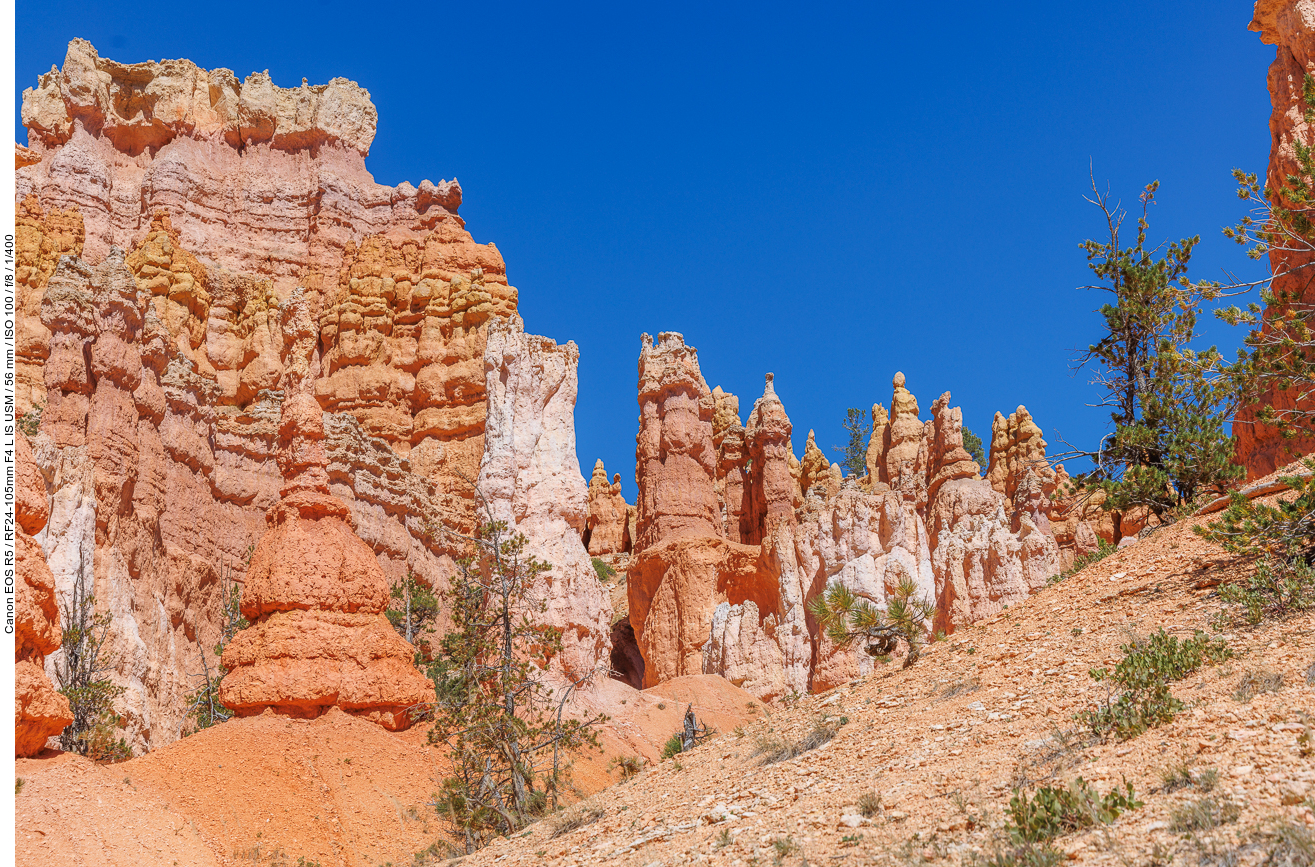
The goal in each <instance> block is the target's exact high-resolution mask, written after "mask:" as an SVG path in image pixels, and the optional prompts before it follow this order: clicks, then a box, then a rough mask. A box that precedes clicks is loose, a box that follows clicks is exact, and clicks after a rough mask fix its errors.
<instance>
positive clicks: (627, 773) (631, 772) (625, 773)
mask: <svg viewBox="0 0 1315 867" xmlns="http://www.w3.org/2000/svg"><path fill="white" fill-rule="evenodd" d="M664 758H665V756H664ZM607 769H608V770H609V771H617V772H619V773H620V774H621V782H623V783H624V782H625V781H626V780H630V779H633V778H635V777H637V776H639V772H640V771H642V770H644V760H643V759H641V758H640V757H639V756H615V757H613V759H612V760H611V761H610V762H608V763H607Z"/></svg>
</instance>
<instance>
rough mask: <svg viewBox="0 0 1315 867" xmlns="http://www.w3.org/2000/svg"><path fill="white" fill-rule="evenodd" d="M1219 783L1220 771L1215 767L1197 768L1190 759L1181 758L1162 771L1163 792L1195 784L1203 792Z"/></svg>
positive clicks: (1161, 789) (1161, 785)
mask: <svg viewBox="0 0 1315 867" xmlns="http://www.w3.org/2000/svg"><path fill="white" fill-rule="evenodd" d="M1218 783H1219V771H1217V770H1215V769H1214V768H1202V769H1200V770H1197V769H1196V768H1194V767H1192V762H1191V760H1190V759H1180V760H1179V761H1177V762H1175V763H1174V764H1172V765H1169V766H1168V767H1167V768H1165V769H1164V770H1162V771H1161V772H1160V791H1161V792H1176V791H1178V790H1179V789H1186V788H1189V787H1193V786H1194V787H1196V788H1197V789H1199V790H1201V791H1202V792H1209V791H1211V790H1213V789H1214V787H1215V786H1216V785H1217V784H1218Z"/></svg>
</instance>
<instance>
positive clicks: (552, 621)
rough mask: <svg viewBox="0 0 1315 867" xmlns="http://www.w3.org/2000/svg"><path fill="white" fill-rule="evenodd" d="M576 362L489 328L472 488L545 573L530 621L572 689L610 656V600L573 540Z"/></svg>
mask: <svg viewBox="0 0 1315 867" xmlns="http://www.w3.org/2000/svg"><path fill="white" fill-rule="evenodd" d="M579 361H580V352H579V349H577V348H576V345H575V344H574V343H567V344H566V345H565V346H558V345H557V344H556V343H555V342H554V341H552V340H549V339H548V338H546V337H537V336H535V335H532V334H526V333H525V328H524V323H523V322H522V321H521V319H520V317H519V316H512V317H511V318H510V319H506V320H498V321H497V322H495V323H494V324H493V325H492V326H491V327H490V328H489V336H488V346H487V348H486V349H485V353H484V370H485V377H486V383H487V389H488V395H489V401H488V406H489V412H488V426H487V428H486V433H485V443H486V447H485V451H484V460H483V463H482V464H481V466H480V472H479V478H478V480H477V487H478V489H479V492H480V494H481V495H482V497H483V507H484V509H486V511H485V517H486V519H488V518H491V519H492V520H496V521H504V522H506V524H507V526H508V528H509V529H510V530H513V531H515V532H519V533H522V534H524V536H525V538H526V540H527V545H526V550H527V551H528V552H529V553H530V554H533V555H534V556H536V557H538V558H539V559H540V560H543V561H545V562H546V563H548V564H550V566H551V569H550V570H549V571H548V572H547V573H545V574H544V575H543V577H542V581H541V582H540V583H539V584H538V585H537V586H536V587H535V588H534V593H535V595H536V597H537V598H538V599H541V600H542V601H543V602H544V603H545V605H546V611H544V612H543V613H542V614H536V615H535V617H536V618H538V619H540V622H542V623H544V624H546V625H549V626H555V627H558V628H560V629H561V630H562V652H561V656H560V657H559V658H558V659H556V660H554V664H555V665H557V666H559V667H560V671H561V672H562V673H563V674H564V675H565V676H566V677H567V678H569V679H570V680H572V681H580V680H582V679H584V678H585V677H586V676H588V675H590V674H591V673H594V672H598V673H601V674H605V672H606V669H607V662H608V659H609V657H610V653H611V649H612V640H611V627H612V604H611V600H610V599H609V597H608V594H607V591H606V590H605V589H604V588H603V586H602V583H601V582H600V581H599V578H598V573H597V572H596V571H595V570H594V567H593V564H592V562H591V561H590V558H589V553H588V552H587V551H586V550H585V547H584V543H583V542H582V541H581V536H582V535H583V533H584V529H585V522H586V520H587V518H588V511H587V508H588V507H587V495H586V489H585V484H584V478H583V477H582V476H581V475H580V464H579V461H578V459H577V458H576V456H575V398H576V389H577V369H578V366H579ZM623 502H624V501H623Z"/></svg>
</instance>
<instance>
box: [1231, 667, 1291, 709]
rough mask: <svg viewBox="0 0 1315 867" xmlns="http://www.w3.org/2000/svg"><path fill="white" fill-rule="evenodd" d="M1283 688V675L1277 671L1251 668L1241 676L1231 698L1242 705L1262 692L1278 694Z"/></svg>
mask: <svg viewBox="0 0 1315 867" xmlns="http://www.w3.org/2000/svg"><path fill="white" fill-rule="evenodd" d="M1282 688H1283V675H1282V673H1280V672H1277V671H1268V670H1266V669H1259V668H1253V669H1251V670H1250V671H1247V672H1246V673H1244V674H1243V675H1242V678H1241V680H1239V681H1238V682H1237V689H1236V690H1234V691H1233V698H1234V700H1236V701H1240V702H1242V703H1243V704H1246V703H1247V702H1249V701H1251V699H1253V698H1255V697H1256V696H1258V695H1260V694H1261V693H1264V692H1278V691H1279V690H1280V689H1282Z"/></svg>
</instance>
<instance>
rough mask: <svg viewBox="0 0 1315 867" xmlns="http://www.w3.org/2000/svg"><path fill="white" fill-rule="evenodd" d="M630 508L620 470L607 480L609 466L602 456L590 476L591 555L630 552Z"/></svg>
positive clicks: (587, 531)
mask: <svg viewBox="0 0 1315 867" xmlns="http://www.w3.org/2000/svg"><path fill="white" fill-rule="evenodd" d="M629 510H630V507H629V506H628V505H627V503H626V500H625V496H624V495H623V494H622V493H621V474H620V473H617V474H616V475H614V476H613V477H612V482H611V484H608V481H607V470H606V469H604V468H603V460H602V458H599V459H598V462H597V463H596V464H594V472H593V475H592V476H591V477H590V479H589V520H588V521H587V523H586V524H585V540H586V541H585V545H586V547H587V548H588V550H589V553H590V554H591V555H593V556H595V557H597V556H602V555H605V554H624V553H629V551H630V549H631V542H630V526H629V523H630V522H629V520H628V519H629Z"/></svg>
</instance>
